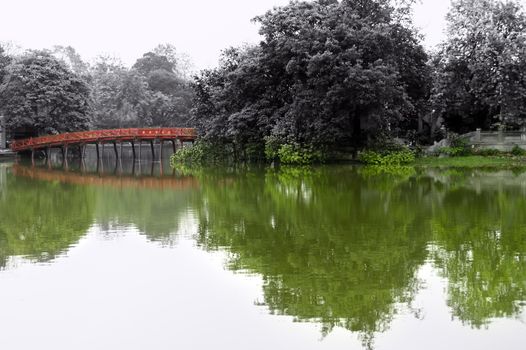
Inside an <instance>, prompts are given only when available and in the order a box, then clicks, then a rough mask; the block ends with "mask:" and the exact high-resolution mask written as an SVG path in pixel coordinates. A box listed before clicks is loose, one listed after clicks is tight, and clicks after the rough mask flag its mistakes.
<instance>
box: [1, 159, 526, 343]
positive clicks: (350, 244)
mask: <svg viewBox="0 0 526 350" xmlns="http://www.w3.org/2000/svg"><path fill="white" fill-rule="evenodd" d="M54 164H55V165H52V166H51V167H48V166H47V165H45V164H44V165H37V166H30V165H22V164H15V165H9V164H0V310H2V317H1V318H0V329H2V330H3V331H2V332H0V346H2V348H6V349H28V348H34V347H41V348H51V347H53V348H55V349H71V348H75V349H79V348H86V349H88V348H89V349H93V348H97V349H114V348H126V349H145V348H152V349H168V348H170V349H172V348H174V347H178V348H188V349H197V348H200V349H205V348H206V349H208V348H218V349H223V348H230V349H242V348H257V349H268V348H271V347H274V348H301V349H318V348H327V349H338V348H342V349H343V348H345V349H361V348H367V347H369V348H376V349H422V348H426V349H435V348H436V349H443V348H444V347H449V348H451V349H493V348H495V347H497V346H499V347H503V348H506V349H522V348H523V343H524V341H526V326H525V320H526V317H525V311H524V310H525V301H526V230H525V229H526V215H524V213H525V212H526V196H525V195H526V172H524V171H522V170H502V171H491V170H451V169H443V170H439V169H435V170H421V169H420V170H419V169H413V168H399V169H394V171H393V170H392V169H391V170H389V171H387V172H386V171H385V169H375V168H359V167H352V166H325V167H318V168H312V169H309V168H281V169H265V168H241V169H218V168H216V169H188V168H181V169H177V170H173V169H170V168H169V166H168V165H167V162H166V161H165V162H164V163H159V162H151V161H143V162H135V163H134V162H132V161H130V160H127V159H125V160H123V161H114V160H112V159H111V158H106V160H105V162H104V163H103V164H97V161H96V160H93V159H88V160H87V162H85V163H84V164H78V163H77V164H76V163H75V162H72V163H71V164H67V169H64V167H63V166H62V165H60V166H59V165H58V162H55V163H54ZM233 272H235V273H233ZM294 321H300V322H294ZM58 330H60V331H58ZM25 334H32V335H33V336H31V337H28V336H24V335H25Z"/></svg>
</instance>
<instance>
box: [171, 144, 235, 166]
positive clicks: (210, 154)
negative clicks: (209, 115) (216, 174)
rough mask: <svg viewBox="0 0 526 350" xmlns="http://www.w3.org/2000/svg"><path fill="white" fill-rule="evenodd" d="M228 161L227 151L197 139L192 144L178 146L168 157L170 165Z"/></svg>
mask: <svg viewBox="0 0 526 350" xmlns="http://www.w3.org/2000/svg"><path fill="white" fill-rule="evenodd" d="M227 161H228V152H227V151H226V150H225V149H224V148H221V147H218V145H215V144H212V143H209V142H206V141H203V140H198V141H196V142H194V144H193V145H192V146H187V147H183V148H179V149H178V150H177V151H176V152H175V153H174V154H173V155H172V156H171V158H170V164H171V166H172V167H174V168H175V167H176V166H178V165H179V164H185V163H186V164H188V163H192V164H197V165H203V164H214V163H224V162H227Z"/></svg>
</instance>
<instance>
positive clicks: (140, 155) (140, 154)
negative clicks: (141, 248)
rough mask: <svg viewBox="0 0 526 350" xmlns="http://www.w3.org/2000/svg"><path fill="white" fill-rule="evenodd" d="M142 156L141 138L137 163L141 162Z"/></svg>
mask: <svg viewBox="0 0 526 350" xmlns="http://www.w3.org/2000/svg"><path fill="white" fill-rule="evenodd" d="M141 158H142V140H139V163H140V162H141Z"/></svg>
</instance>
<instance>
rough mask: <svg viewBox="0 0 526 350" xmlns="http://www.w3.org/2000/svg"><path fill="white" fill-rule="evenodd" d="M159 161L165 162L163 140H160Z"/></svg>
mask: <svg viewBox="0 0 526 350" xmlns="http://www.w3.org/2000/svg"><path fill="white" fill-rule="evenodd" d="M159 161H161V162H162V161H163V140H159Z"/></svg>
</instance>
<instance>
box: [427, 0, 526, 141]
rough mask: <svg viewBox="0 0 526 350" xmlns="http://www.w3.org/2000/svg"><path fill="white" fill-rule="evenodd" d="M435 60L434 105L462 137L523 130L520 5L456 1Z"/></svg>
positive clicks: (523, 19)
mask: <svg viewBox="0 0 526 350" xmlns="http://www.w3.org/2000/svg"><path fill="white" fill-rule="evenodd" d="M447 20H448V37H447V40H446V41H445V42H444V43H443V45H442V47H441V49H440V51H439V52H438V54H437V55H436V56H435V57H434V60H433V61H434V62H433V63H434V67H435V70H436V75H435V84H434V92H433V102H434V107H435V109H436V111H435V112H436V113H437V115H438V116H441V117H443V118H444V119H445V122H446V124H447V126H448V127H450V128H451V129H453V130H455V131H458V132H465V131H472V130H474V129H475V128H476V127H479V128H483V129H489V128H490V127H492V126H497V125H507V126H512V127H513V126H517V125H523V124H524V121H525V117H526V79H525V73H524V72H525V69H526V34H525V33H526V16H525V15H524V12H523V9H522V7H521V5H520V4H519V3H518V2H516V1H506V2H503V1H493V0H455V1H453V3H452V7H451V10H450V12H449V14H448V17H447Z"/></svg>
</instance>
